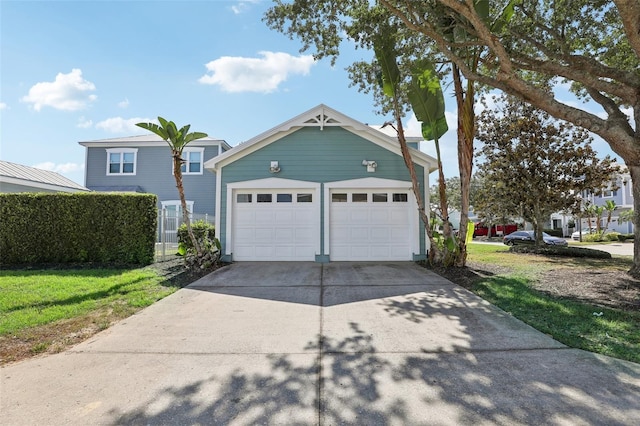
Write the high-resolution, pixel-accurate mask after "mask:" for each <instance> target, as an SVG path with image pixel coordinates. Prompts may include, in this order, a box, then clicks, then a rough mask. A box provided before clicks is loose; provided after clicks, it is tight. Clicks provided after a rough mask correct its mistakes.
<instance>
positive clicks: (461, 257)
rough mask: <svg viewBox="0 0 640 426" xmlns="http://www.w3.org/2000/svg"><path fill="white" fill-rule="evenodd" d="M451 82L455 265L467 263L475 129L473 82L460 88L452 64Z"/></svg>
mask: <svg viewBox="0 0 640 426" xmlns="http://www.w3.org/2000/svg"><path fill="white" fill-rule="evenodd" d="M452 74H453V82H454V87H455V93H456V103H457V107H458V168H459V169H460V204H461V206H460V225H459V228H458V229H459V233H458V236H459V238H458V255H457V257H456V260H455V266H458V267H463V266H465V265H466V263H467V222H469V192H470V186H471V174H472V173H473V138H474V133H475V132H474V130H475V127H474V126H475V113H474V111H473V102H474V100H475V90H474V89H475V86H474V84H475V83H474V82H473V81H471V80H467V92H466V94H465V93H464V91H463V89H462V80H461V78H460V70H459V69H458V67H457V66H455V65H453V69H452Z"/></svg>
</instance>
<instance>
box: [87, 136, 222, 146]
mask: <svg viewBox="0 0 640 426" xmlns="http://www.w3.org/2000/svg"><path fill="white" fill-rule="evenodd" d="M78 143H79V144H80V145H82V146H86V147H89V146H91V147H96V146H135V147H139V146H144V145H148V146H156V145H166V144H167V142H166V141H165V140H164V139H162V138H161V137H160V136H158V135H156V134H154V133H149V134H145V135H138V136H125V137H121V138H109V139H97V140H93V141H81V142H78ZM218 144H220V145H222V147H223V148H224V149H225V150H228V149H231V146H230V145H229V144H228V143H227V142H226V141H225V140H223V139H215V138H211V137H209V136H207V137H206V138H201V139H196V140H194V141H192V142H190V144H189V145H190V146H198V145H218Z"/></svg>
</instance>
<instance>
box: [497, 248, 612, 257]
mask: <svg viewBox="0 0 640 426" xmlns="http://www.w3.org/2000/svg"><path fill="white" fill-rule="evenodd" d="M509 251H510V252H512V253H529V254H541V255H544V256H562V257H588V258H593V259H611V253H607V252H606V251H602V250H594V249H589V248H585V247H561V246H545V247H535V246H526V245H515V246H512V247H511V248H509Z"/></svg>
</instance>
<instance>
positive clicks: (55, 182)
mask: <svg viewBox="0 0 640 426" xmlns="http://www.w3.org/2000/svg"><path fill="white" fill-rule="evenodd" d="M83 191H89V189H87V188H85V187H84V186H82V185H80V184H78V183H75V182H74V181H72V180H71V179H68V178H66V177H64V176H62V175H61V174H59V173H56V172H52V171H49V170H42V169H37V168H35V167H29V166H24V165H22V164H16V163H10V162H8V161H0V193H1V192H83Z"/></svg>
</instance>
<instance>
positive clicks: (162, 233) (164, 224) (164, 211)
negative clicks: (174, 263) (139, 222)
mask: <svg viewBox="0 0 640 426" xmlns="http://www.w3.org/2000/svg"><path fill="white" fill-rule="evenodd" d="M161 215H162V222H161V223H162V225H161V229H160V244H161V245H162V261H163V262H164V261H165V260H166V254H167V253H166V251H167V247H166V246H167V244H166V239H167V237H166V227H167V208H166V207H163V208H162V213H161Z"/></svg>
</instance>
